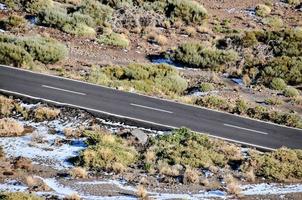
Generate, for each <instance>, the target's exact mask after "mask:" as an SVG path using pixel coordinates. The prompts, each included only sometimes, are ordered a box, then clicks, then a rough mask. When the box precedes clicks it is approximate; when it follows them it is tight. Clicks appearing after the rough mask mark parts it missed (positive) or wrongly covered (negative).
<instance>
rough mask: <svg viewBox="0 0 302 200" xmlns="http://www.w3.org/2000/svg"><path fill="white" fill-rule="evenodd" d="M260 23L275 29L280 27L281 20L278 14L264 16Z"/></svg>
mask: <svg viewBox="0 0 302 200" xmlns="http://www.w3.org/2000/svg"><path fill="white" fill-rule="evenodd" d="M262 23H263V24H265V25H268V26H270V27H271V28H275V29H277V28H281V27H282V26H283V21H282V19H281V18H280V17H278V16H272V17H266V18H264V19H263V20H262Z"/></svg>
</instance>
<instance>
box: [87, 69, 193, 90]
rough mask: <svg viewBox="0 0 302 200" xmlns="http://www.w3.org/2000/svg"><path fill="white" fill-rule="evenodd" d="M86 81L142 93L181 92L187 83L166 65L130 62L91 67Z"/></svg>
mask: <svg viewBox="0 0 302 200" xmlns="http://www.w3.org/2000/svg"><path fill="white" fill-rule="evenodd" d="M88 81H90V82H93V83H98V84H104V85H107V86H111V87H123V89H131V88H134V89H135V90H137V91H140V92H144V93H153V94H154V93H156V94H166V95H173V94H181V93H182V92H184V90H185V89H186V88H187V86H188V84H187V81H186V80H185V79H183V78H182V77H181V76H180V75H179V73H178V72H177V71H176V70H175V69H173V68H171V67H170V66H167V65H148V64H130V65H128V66H124V67H104V68H102V69H101V68H96V67H93V68H92V70H91V74H90V75H89V77H88Z"/></svg>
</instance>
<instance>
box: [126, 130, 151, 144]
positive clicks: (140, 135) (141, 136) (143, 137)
mask: <svg viewBox="0 0 302 200" xmlns="http://www.w3.org/2000/svg"><path fill="white" fill-rule="evenodd" d="M130 133H131V135H133V136H134V137H135V138H136V139H137V140H138V141H139V143H141V144H143V145H144V144H146V143H147V141H148V135H147V134H146V133H144V132H143V131H142V130H140V129H134V130H132V131H131V132H130Z"/></svg>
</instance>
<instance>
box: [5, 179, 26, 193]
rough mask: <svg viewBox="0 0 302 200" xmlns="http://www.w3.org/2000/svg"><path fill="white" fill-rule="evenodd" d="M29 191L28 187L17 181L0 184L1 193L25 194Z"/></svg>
mask: <svg viewBox="0 0 302 200" xmlns="http://www.w3.org/2000/svg"><path fill="white" fill-rule="evenodd" d="M27 189H28V187H26V186H25V185H23V184H22V183H20V182H18V181H15V180H7V181H5V183H1V184H0V191H1V192H2V191H3V192H25V191H26V190H27Z"/></svg>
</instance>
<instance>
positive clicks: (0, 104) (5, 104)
mask: <svg viewBox="0 0 302 200" xmlns="http://www.w3.org/2000/svg"><path fill="white" fill-rule="evenodd" d="M14 107H15V105H14V100H13V99H9V98H6V97H4V96H2V95H0V116H9V115H10V114H11V112H12V110H13V109H14Z"/></svg>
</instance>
